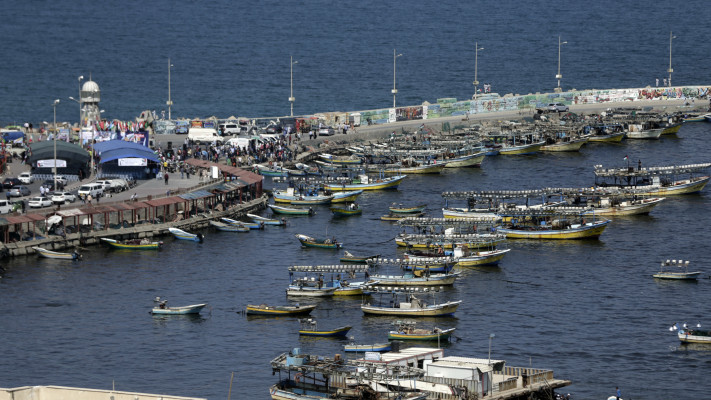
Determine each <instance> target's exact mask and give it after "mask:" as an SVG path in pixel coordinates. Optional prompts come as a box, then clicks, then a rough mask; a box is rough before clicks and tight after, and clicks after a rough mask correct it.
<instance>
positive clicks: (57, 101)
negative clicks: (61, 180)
mask: <svg viewBox="0 0 711 400" xmlns="http://www.w3.org/2000/svg"><path fill="white" fill-rule="evenodd" d="M57 104H59V99H56V100H54V103H53V104H52V107H53V108H54V134H53V135H52V141H53V142H54V160H53V162H52V172H53V173H54V190H57Z"/></svg>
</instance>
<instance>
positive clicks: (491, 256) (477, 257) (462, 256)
mask: <svg viewBox="0 0 711 400" xmlns="http://www.w3.org/2000/svg"><path fill="white" fill-rule="evenodd" d="M509 251H511V249H494V250H482V251H476V250H474V251H472V250H469V248H468V247H466V246H456V247H455V248H454V250H453V251H445V252H444V255H443V254H442V253H440V252H439V251H435V252H432V251H429V252H428V251H421V250H410V251H408V252H407V253H405V258H407V259H412V260H427V259H431V260H432V259H434V260H437V259H439V258H442V257H446V258H449V259H451V260H452V261H453V262H454V263H455V266H457V267H475V266H485V265H497V264H498V263H499V262H500V261H501V260H502V259H503V258H504V256H505V255H506V253H508V252H509ZM446 258H445V259H446Z"/></svg>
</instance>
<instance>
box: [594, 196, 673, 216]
mask: <svg viewBox="0 0 711 400" xmlns="http://www.w3.org/2000/svg"><path fill="white" fill-rule="evenodd" d="M662 201H664V198H662V197H646V198H639V199H629V200H623V201H620V202H616V203H614V204H613V203H608V205H601V206H600V207H595V208H593V209H592V210H589V211H584V212H583V214H585V215H592V214H595V215H617V216H619V215H641V214H649V213H650V212H651V211H652V209H653V208H654V207H656V206H657V205H658V204H659V203H661V202H662Z"/></svg>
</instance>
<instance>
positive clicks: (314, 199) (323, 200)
mask: <svg viewBox="0 0 711 400" xmlns="http://www.w3.org/2000/svg"><path fill="white" fill-rule="evenodd" d="M331 200H333V195H329V196H322V195H316V196H302V197H300V198H298V199H294V200H291V204H292V205H295V206H310V205H318V204H329V203H330V202H331Z"/></svg>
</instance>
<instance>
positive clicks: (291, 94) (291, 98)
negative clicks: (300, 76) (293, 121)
mask: <svg viewBox="0 0 711 400" xmlns="http://www.w3.org/2000/svg"><path fill="white" fill-rule="evenodd" d="M289 59H290V62H289V73H290V75H291V84H290V86H289V87H290V90H289V103H291V114H290V115H291V116H292V117H293V116H294V101H296V97H294V64H298V63H299V61H294V56H289Z"/></svg>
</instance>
